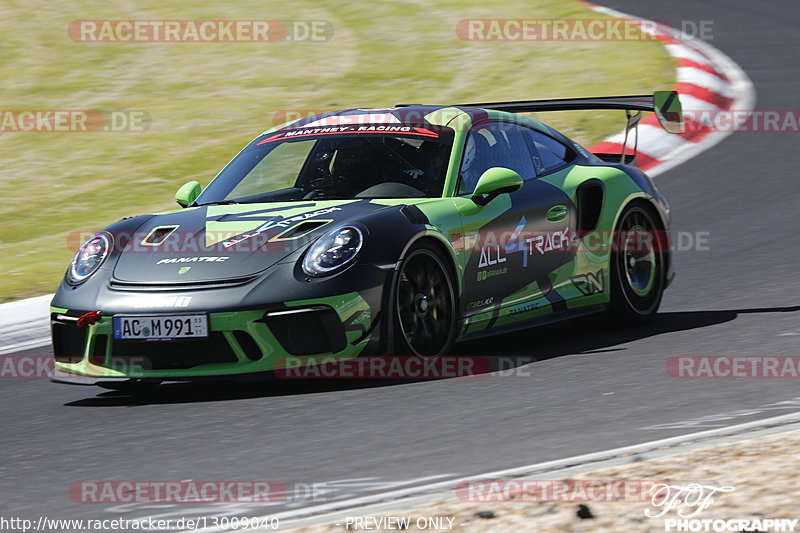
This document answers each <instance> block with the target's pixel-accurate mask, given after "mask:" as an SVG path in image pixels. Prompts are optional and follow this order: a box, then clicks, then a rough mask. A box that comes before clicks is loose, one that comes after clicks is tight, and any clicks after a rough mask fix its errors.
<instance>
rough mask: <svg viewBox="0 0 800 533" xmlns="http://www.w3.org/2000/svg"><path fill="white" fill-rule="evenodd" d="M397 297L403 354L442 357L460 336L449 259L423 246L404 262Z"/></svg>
mask: <svg viewBox="0 0 800 533" xmlns="http://www.w3.org/2000/svg"><path fill="white" fill-rule="evenodd" d="M398 275H399V278H398V281H397V284H396V287H395V293H394V295H393V301H394V331H395V334H394V337H395V345H396V347H397V348H398V350H399V351H400V352H401V353H405V354H413V355H441V354H444V353H446V352H447V350H449V349H450V347H451V346H452V344H453V341H454V339H455V334H456V298H455V294H454V288H453V285H454V284H453V278H452V275H451V273H450V269H448V268H447V266H446V263H445V259H443V258H442V256H441V254H440V252H439V251H438V250H437V249H436V248H434V247H433V246H430V245H426V244H421V245H418V246H416V247H415V248H413V249H412V250H411V251H410V252H409V253H408V254H407V255H406V257H405V259H403V262H402V264H401V266H400V271H399V274H398Z"/></svg>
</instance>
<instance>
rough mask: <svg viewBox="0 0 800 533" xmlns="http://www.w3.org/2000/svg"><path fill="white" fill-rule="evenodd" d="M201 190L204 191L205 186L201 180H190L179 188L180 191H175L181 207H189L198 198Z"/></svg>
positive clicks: (176, 199)
mask: <svg viewBox="0 0 800 533" xmlns="http://www.w3.org/2000/svg"><path fill="white" fill-rule="evenodd" d="M201 192H203V186H202V185H200V182H199V181H190V182H189V183H186V184H184V185H183V186H182V187H181V188H180V189H178V192H176V193H175V201H176V202H178V205H179V206H181V207H189V205H191V204H193V203H194V201H195V200H197V197H198V196H200V193H201Z"/></svg>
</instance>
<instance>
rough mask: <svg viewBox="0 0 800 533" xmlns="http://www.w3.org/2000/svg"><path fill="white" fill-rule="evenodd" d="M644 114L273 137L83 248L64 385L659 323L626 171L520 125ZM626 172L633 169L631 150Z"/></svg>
mask: <svg viewBox="0 0 800 533" xmlns="http://www.w3.org/2000/svg"><path fill="white" fill-rule="evenodd" d="M575 109H578V110H580V109H587V110H588V109H620V110H624V111H625V112H626V114H627V116H628V126H627V129H626V132H627V131H631V130H633V129H634V128H635V126H636V124H637V122H638V120H639V118H640V116H641V113H642V112H644V111H654V112H656V114H657V115H658V117H659V119H660V121H661V123H662V125H664V127H665V128H666V129H667V130H668V131H671V132H677V131H679V130H680V127H681V122H680V121H681V113H680V103H679V102H678V99H677V95H676V94H675V93H672V92H663V93H656V94H655V95H653V96H636V97H603V98H590V99H568V100H541V101H527V102H507V103H493V104H475V105H463V106H462V105H459V106H423V105H411V106H397V107H393V108H383V109H350V110H345V111H338V112H331V113H324V114H319V115H314V116H310V117H307V118H303V119H300V120H297V121H294V122H290V123H287V124H283V125H281V126H279V127H275V128H272V129H270V130H268V131H266V132H264V133H263V134H261V135H259V136H258V137H257V138H256V139H255V140H253V141H252V142H251V143H250V144H248V145H247V146H246V147H245V148H244V149H243V150H242V151H241V152H240V153H239V154H238V155H237V156H236V157H235V158H234V159H233V160H232V161H231V162H230V163H229V164H228V165H227V166H226V167H225V168H224V169H223V170H222V171H221V172H220V173H219V175H217V177H216V178H215V179H214V180H213V181H212V182H211V183H210V184H209V185H208V187H206V189H205V190H202V188H201V185H200V183H198V182H190V183H187V184H186V185H184V186H183V187H181V188H180V189H179V191H178V193H177V195H176V199H177V201H178V203H179V204H180V205H181V207H182V208H181V209H178V210H175V211H169V212H165V213H157V214H151V215H144V216H136V217H132V218H126V219H123V220H121V221H119V222H117V223H115V224H112V225H111V226H109V227H107V228H105V229H104V230H102V231H100V232H98V233H96V234H95V235H93V236H92V237H91V238H90V239H89V240H88V241H87V242H86V243H84V244H83V246H82V247H81V248H80V250H79V251H78V253H77V254H76V255H75V258H74V259H73V260H72V262H71V264H70V265H69V268H68V270H67V273H66V276H65V277H64V280H63V282H62V283H61V286H60V288H59V289H58V292H57V294H56V295H55V298H54V299H53V302H52V304H51V306H52V307H51V322H52V336H53V347H54V351H55V358H56V367H57V370H58V371H59V372H62V373H66V374H69V375H72V376H83V377H85V378H87V379H86V380H84V381H88V382H93V383H99V384H110V383H114V382H116V381H119V380H122V381H130V380H133V381H134V382H138V381H140V380H143V381H148V380H154V381H159V380H181V379H194V378H201V377H215V378H219V377H234V376H242V375H250V374H259V373H269V372H274V371H275V370H276V368H277V366H276V365H279V364H280V363H279V361H281V360H283V359H285V358H286V357H287V356H297V357H300V358H302V357H305V356H309V355H319V354H331V355H334V356H337V357H344V358H350V357H356V356H360V355H375V354H387V353H388V354H409V355H420V356H434V355H441V354H446V353H447V352H448V350H450V348H451V346H452V345H453V343H454V342H455V341H461V340H467V339H472V338H475V337H480V336H485V335H492V334H496V333H502V332H508V331H510V330H514V329H519V328H526V327H530V326H534V325H537V324H542V323H551V322H554V321H559V320H565V319H570V318H575V317H578V316H581V315H587V314H591V313H599V312H609V313H610V315H611V317H612V319H613V320H617V321H620V322H623V323H638V322H642V321H646V320H647V319H649V318H651V317H652V316H653V314H654V313H655V312H656V310H657V308H658V306H659V303H660V301H661V295H662V292H663V290H664V289H665V288H666V286H667V284H668V283H669V281H670V280H671V278H672V272H671V267H670V254H669V242H668V237H667V230H668V226H669V209H668V206H667V203H666V201H665V200H664V199H663V198H662V197H661V196H660V195H659V193H658V192H657V191H656V189H655V187H654V186H653V183H652V182H651V180H650V179H649V178H648V177H647V176H646V175H645V174H644V173H643V172H641V171H640V170H638V169H637V168H635V167H634V166H630V165H629V164H628V163H631V160H630V156H629V155H628V153H627V150H624V149H623V154H605V155H600V156H598V155H594V154H591V153H589V152H588V151H587V150H586V149H584V148H583V147H581V146H579V145H578V144H576V143H575V142H573V141H571V140H570V139H568V138H567V137H565V136H564V135H562V134H560V133H559V132H557V131H555V130H553V129H552V128H550V127H548V126H546V125H544V124H542V123H540V122H538V121H536V120H533V119H531V118H528V117H525V116H522V115H520V114H517V113H529V112H536V111H554V110H575ZM633 155H634V157H635V150H634V154H633Z"/></svg>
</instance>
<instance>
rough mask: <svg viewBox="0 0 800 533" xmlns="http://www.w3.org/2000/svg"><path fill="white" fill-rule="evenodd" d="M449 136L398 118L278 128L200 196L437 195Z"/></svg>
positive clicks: (242, 199) (207, 199) (212, 199)
mask: <svg viewBox="0 0 800 533" xmlns="http://www.w3.org/2000/svg"><path fill="white" fill-rule="evenodd" d="M452 138H453V130H451V129H449V128H436V129H434V128H432V127H428V128H417V127H412V126H397V125H391V126H389V125H383V126H380V125H377V126H376V125H371V126H342V127H332V128H331V127H329V128H304V129H295V130H281V131H279V132H276V133H270V134H267V135H265V136H263V137H261V138H258V139H256V140H255V141H253V143H252V144H251V145H250V146H249V147H248V148H246V149H245V150H244V151H243V152H242V153H240V154H239V155H238V156H236V158H235V159H234V160H233V161H231V162H230V163H229V164H228V166H227V167H225V169H223V171H222V172H221V173H220V174H219V176H217V178H216V179H215V180H214V181H213V182H211V184H210V185H209V186H208V188H207V189H206V190H205V191H204V192H203V194H201V195H200V197H199V198H198V199H197V203H198V204H200V205H203V204H210V203H252V202H278V201H280V202H286V201H294V200H311V199H314V200H324V199H354V198H438V197H441V195H442V190H443V188H444V180H445V175H446V173H447V163H448V161H449V158H450V149H451V146H452Z"/></svg>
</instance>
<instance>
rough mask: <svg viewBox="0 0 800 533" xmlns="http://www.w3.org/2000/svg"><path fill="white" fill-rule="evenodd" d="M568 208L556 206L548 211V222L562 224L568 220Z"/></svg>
mask: <svg viewBox="0 0 800 533" xmlns="http://www.w3.org/2000/svg"><path fill="white" fill-rule="evenodd" d="M567 213H568V211H567V206H565V205H554V206H553V207H551V208H550V209H549V210H548V211H547V221H548V222H560V221H562V220H564V219H565V218H567Z"/></svg>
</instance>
